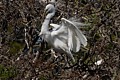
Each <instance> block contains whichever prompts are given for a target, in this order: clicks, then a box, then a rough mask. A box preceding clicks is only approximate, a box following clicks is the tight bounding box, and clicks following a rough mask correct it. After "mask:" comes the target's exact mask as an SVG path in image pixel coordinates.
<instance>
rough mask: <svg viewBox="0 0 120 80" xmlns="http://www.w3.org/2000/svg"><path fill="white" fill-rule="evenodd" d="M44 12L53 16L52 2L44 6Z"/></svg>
mask: <svg viewBox="0 0 120 80" xmlns="http://www.w3.org/2000/svg"><path fill="white" fill-rule="evenodd" d="M45 14H51V16H54V14H55V6H54V5H53V4H48V5H47V6H46V7H45Z"/></svg>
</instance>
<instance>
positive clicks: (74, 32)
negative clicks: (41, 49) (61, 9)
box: [39, 0, 87, 62]
mask: <svg viewBox="0 0 120 80" xmlns="http://www.w3.org/2000/svg"><path fill="white" fill-rule="evenodd" d="M53 1H54V0H53ZM45 11H46V13H47V16H46V18H45V20H44V22H43V24H42V27H41V32H40V34H39V36H41V37H42V38H43V39H44V40H45V41H46V42H47V43H48V44H49V45H51V47H52V48H53V49H54V50H55V51H56V52H59V53H66V55H67V56H68V57H69V58H70V59H72V60H73V62H75V59H74V57H73V54H72V53H71V51H73V52H78V51H79V50H80V47H81V45H83V46H86V45H87V39H86V37H85V36H84V35H83V34H82V32H81V31H80V30H79V29H78V26H81V25H83V24H82V23H77V22H74V21H70V20H67V19H65V18H61V24H59V25H58V24H50V20H51V18H52V17H53V16H54V15H55V7H54V5H53V4H48V5H47V6H46V8H45ZM49 25H50V26H52V27H53V28H52V30H49Z"/></svg>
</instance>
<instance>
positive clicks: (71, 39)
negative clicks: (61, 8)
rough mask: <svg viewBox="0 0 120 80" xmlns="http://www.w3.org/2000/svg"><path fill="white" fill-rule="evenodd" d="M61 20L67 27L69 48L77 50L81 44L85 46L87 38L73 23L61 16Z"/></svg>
mask: <svg viewBox="0 0 120 80" xmlns="http://www.w3.org/2000/svg"><path fill="white" fill-rule="evenodd" d="M61 20H62V22H64V23H65V26H67V28H68V46H69V48H70V49H71V50H72V51H74V52H78V51H79V49H80V46H81V44H82V45H84V46H86V45H87V39H86V37H85V36H84V35H83V34H82V32H81V31H80V30H79V29H78V27H76V25H75V24H74V23H72V22H71V21H69V20H67V19H65V18H62V19H61Z"/></svg>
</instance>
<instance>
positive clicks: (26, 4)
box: [0, 0, 120, 80]
mask: <svg viewBox="0 0 120 80" xmlns="http://www.w3.org/2000/svg"><path fill="white" fill-rule="evenodd" d="M46 4H47V2H44V0H1V1H0V79H7V80H20V79H21V80H25V79H26V80H31V79H33V80H54V79H57V80H66V79H70V80H120V5H119V4H120V1H119V0H57V3H56V5H57V12H56V15H55V17H54V18H53V20H52V22H54V23H58V22H59V21H60V18H61V17H65V18H67V19H69V18H71V17H74V18H77V19H78V20H79V21H81V22H84V23H90V24H91V25H90V26H86V27H82V28H81V29H82V30H83V31H84V34H85V35H86V36H87V39H88V46H87V47H86V48H82V49H81V50H80V51H79V52H78V53H75V54H74V57H75V58H76V63H72V64H71V63H70V67H65V66H64V65H65V63H64V58H65V55H62V56H61V58H63V60H62V61H60V62H57V60H55V59H51V57H50V56H51V54H50V51H49V49H50V47H49V46H48V45H47V43H45V42H44V43H42V44H41V45H39V44H34V43H33V40H34V39H35V37H36V36H37V34H38V33H39V31H40V27H41V25H42V22H43V20H44V17H43V11H44V8H45V6H46ZM25 28H26V29H27V37H26V39H27V40H28V41H29V42H28V43H29V45H30V49H28V50H26V43H25V36H24V33H25V31H24V29H25ZM35 50H36V51H39V52H40V55H39V57H38V60H37V61H36V62H35V63H33V62H32V61H33V59H34V57H35V54H34V52H35ZM21 54H26V55H24V56H22V58H21V59H20V60H19V61H16V59H17V57H18V56H19V55H21ZM100 59H103V62H102V64H101V65H99V66H97V65H95V62H96V61H98V60H100Z"/></svg>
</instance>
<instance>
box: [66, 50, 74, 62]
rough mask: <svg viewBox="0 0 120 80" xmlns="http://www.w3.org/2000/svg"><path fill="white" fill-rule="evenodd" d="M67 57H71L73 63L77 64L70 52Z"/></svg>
mask: <svg viewBox="0 0 120 80" xmlns="http://www.w3.org/2000/svg"><path fill="white" fill-rule="evenodd" d="M67 55H68V57H70V58H71V59H72V61H73V62H75V59H74V57H73V55H72V53H71V52H70V51H69V50H68V51H67Z"/></svg>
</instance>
